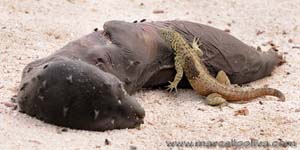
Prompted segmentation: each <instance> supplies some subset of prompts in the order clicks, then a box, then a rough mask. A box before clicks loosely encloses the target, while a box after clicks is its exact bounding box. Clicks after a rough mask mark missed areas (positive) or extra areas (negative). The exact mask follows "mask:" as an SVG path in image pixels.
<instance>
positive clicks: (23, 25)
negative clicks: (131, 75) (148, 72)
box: [0, 0, 300, 150]
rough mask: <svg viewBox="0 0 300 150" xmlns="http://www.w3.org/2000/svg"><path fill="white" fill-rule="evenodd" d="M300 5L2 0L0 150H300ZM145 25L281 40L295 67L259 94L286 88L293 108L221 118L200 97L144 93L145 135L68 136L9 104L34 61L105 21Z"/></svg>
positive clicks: (274, 1)
mask: <svg viewBox="0 0 300 150" xmlns="http://www.w3.org/2000/svg"><path fill="white" fill-rule="evenodd" d="M299 6H300V1H299V0H289V1H282V0H264V1H261V0H251V1H246V0H245V1H234V0H223V1H219V0H201V1H198V0H185V1H178V0H177V1H172V0H154V1H141V0H126V1H125V0H124V1H122V0H116V1H109V0H105V1H100V0H99V1H96V0H1V1H0V102H1V103H0V149H1V150H10V149H13V150H15V149H22V150H23V149H30V150H32V149H33V150H35V149H43V150H44V149H51V150H52V149H71V150H78V149H83V150H87V149H105V150H106V149H138V150H140V149H170V148H169V147H167V144H166V141H175V140H178V141H198V140H199V141H201V140H204V141H215V140H231V139H236V140H251V139H257V140H260V141H264V140H267V141H269V142H272V141H280V140H283V141H285V140H290V141H296V142H298V148H299V147H300V140H299V139H300V134H299V133H300V128H299V125H300V101H299V100H300V97H299V96H300V78H299V75H300V65H299V64H300V49H299V48H297V47H296V48H295V46H300V17H299V14H300V9H299ZM161 11H163V13H154V12H161ZM144 18H145V19H147V20H148V21H151V20H153V21H155V20H171V19H183V20H189V21H195V22H199V23H203V24H209V25H211V26H214V27H217V28H220V29H228V30H230V33H231V34H232V35H234V36H236V37H237V38H239V39H241V40H242V41H244V42H246V43H247V44H250V45H253V46H260V47H261V48H262V50H267V49H269V48H270V47H271V46H270V42H269V41H272V42H273V43H274V44H275V45H276V46H278V49H279V52H280V53H283V54H284V57H285V58H286V60H287V63H286V64H284V65H282V66H280V67H278V68H276V69H275V70H274V72H273V74H272V76H270V77H266V78H264V79H262V80H259V81H256V82H253V83H251V84H250V86H251V87H261V86H264V85H268V86H269V87H273V88H277V89H279V90H281V91H282V92H283V93H284V94H285V95H286V99H287V100H286V102H278V101H277V99H276V98H272V97H264V98H258V99H257V100H255V101H253V102H251V103H246V104H231V106H232V107H233V108H232V109H231V108H223V110H220V109H218V108H215V107H210V106H207V105H205V104H204V102H203V98H202V97H200V96H198V95H196V94H195V92H194V91H192V90H188V89H187V90H182V89H181V90H179V91H178V93H177V95H176V96H174V95H172V94H169V93H167V92H165V91H162V90H153V91H151V90H143V91H140V92H138V93H136V94H134V97H135V98H136V99H137V100H138V101H139V102H140V103H141V105H142V106H143V107H144V108H145V110H146V117H145V123H144V124H143V125H142V126H141V129H123V130H112V131H106V132H91V131H82V130H72V129H67V131H66V132H64V131H63V132H62V131H61V130H62V128H61V127H57V126H54V125H50V124H46V123H44V122H42V121H39V120H37V119H35V118H32V117H29V116H27V115H26V114H22V113H19V112H18V111H16V110H14V109H13V107H8V106H7V105H5V104H4V103H5V102H8V103H10V99H11V97H12V96H14V95H16V94H17V90H18V85H19V83H20V80H21V73H22V69H23V68H24V67H25V65H26V64H28V63H29V62H31V61H34V60H37V59H39V58H42V57H45V56H47V55H49V54H51V53H53V52H54V51H56V50H57V49H59V48H61V47H62V46H64V45H65V44H66V43H68V42H69V41H71V40H75V39H78V38H80V37H81V36H83V35H86V34H88V33H90V32H92V30H93V29H94V28H96V27H98V28H100V29H101V28H102V25H103V23H104V22H105V21H108V20H113V19H117V20H125V21H134V20H141V19H144ZM293 47H294V48H293ZM259 101H261V103H260V102H259ZM244 107H245V108H244ZM240 109H247V110H248V113H246V114H245V115H237V116H235V115H234V114H235V111H237V110H240ZM105 139H107V140H108V142H106V144H105ZM201 148H203V147H189V148H183V149H201ZM294 148H295V147H294ZM181 149H182V148H181ZM229 149H235V148H229ZM236 149H239V148H236ZM270 149H273V148H272V147H270Z"/></svg>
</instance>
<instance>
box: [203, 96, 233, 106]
mask: <svg viewBox="0 0 300 150" xmlns="http://www.w3.org/2000/svg"><path fill="white" fill-rule="evenodd" d="M205 101H206V104H207V105H210V106H218V107H219V108H220V109H221V110H222V107H224V106H227V107H230V106H229V105H228V102H227V101H226V99H224V98H223V97H222V96H221V95H220V94H218V93H212V94H209V95H208V96H207V97H206V100H205ZM230 108H232V107H230Z"/></svg>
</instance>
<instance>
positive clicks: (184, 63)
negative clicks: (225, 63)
mask: <svg viewBox="0 0 300 150" xmlns="http://www.w3.org/2000/svg"><path fill="white" fill-rule="evenodd" d="M159 34H160V36H161V37H162V38H163V39H164V40H165V41H166V42H168V43H169V44H170V45H171V47H172V48H173V49H174V51H175V59H174V60H175V69H176V71H177V74H176V75H175V78H174V81H173V82H170V83H171V84H170V85H169V86H168V89H169V90H171V91H172V90H173V89H175V90H176V88H177V84H178V83H179V82H180V80H181V79H182V76H183V73H185V75H186V77H187V79H188V81H189V83H190V84H191V86H192V88H193V89H194V90H196V91H197V92H198V93H199V94H200V95H203V96H208V95H210V94H214V95H216V93H217V95H218V94H219V95H221V96H222V98H223V99H226V100H227V101H249V100H251V99H254V98H257V97H261V96H265V95H270V96H276V97H278V98H279V100H280V101H284V100H285V97H284V95H283V94H282V93H281V92H280V91H279V90H277V89H273V88H257V89H245V88H240V87H232V86H228V85H227V84H228V83H227V84H226V83H222V82H226V81H221V83H220V81H218V80H217V79H216V78H214V77H212V76H211V75H210V74H209V72H208V70H207V68H206V66H205V65H204V64H203V63H202V61H201V59H200V57H199V55H200V56H201V55H202V53H203V52H202V51H201V50H200V48H199V47H198V43H197V42H198V41H197V40H194V42H193V43H192V45H190V44H188V43H187V42H186V41H185V39H184V38H183V37H182V35H180V34H179V33H177V32H176V31H174V30H172V29H161V30H160V31H159ZM209 97H216V96H213V95H210V96H209ZM217 97H218V96H217ZM226 100H225V101H226ZM221 101H222V102H221ZM221 103H224V101H223V100H222V99H220V98H219V97H218V98H217V99H216V100H215V102H214V101H211V104H210V105H218V104H221Z"/></svg>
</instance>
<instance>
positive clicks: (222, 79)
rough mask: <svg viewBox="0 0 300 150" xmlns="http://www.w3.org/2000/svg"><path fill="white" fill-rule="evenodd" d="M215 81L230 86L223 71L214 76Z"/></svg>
mask: <svg viewBox="0 0 300 150" xmlns="http://www.w3.org/2000/svg"><path fill="white" fill-rule="evenodd" d="M216 80H217V81H218V82H219V83H221V84H224V85H231V83H230V80H229V78H228V76H227V75H226V73H225V72H224V71H223V70H220V71H219V72H218V74H217V76H216Z"/></svg>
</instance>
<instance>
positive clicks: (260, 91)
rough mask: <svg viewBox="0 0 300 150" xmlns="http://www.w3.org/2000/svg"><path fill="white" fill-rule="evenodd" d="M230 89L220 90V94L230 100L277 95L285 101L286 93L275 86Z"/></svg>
mask: <svg viewBox="0 0 300 150" xmlns="http://www.w3.org/2000/svg"><path fill="white" fill-rule="evenodd" d="M229 91H230V92H224V91H223V92H222V91H220V94H222V95H223V97H224V98H225V99H226V100H228V101H239V100H250V99H254V98H257V97H261V96H265V95H270V96H275V97H278V98H279V101H285V96H284V94H283V93H282V92H281V91H279V90H277V89H273V88H257V89H250V90H241V89H233V90H229Z"/></svg>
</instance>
